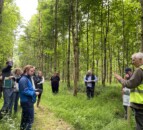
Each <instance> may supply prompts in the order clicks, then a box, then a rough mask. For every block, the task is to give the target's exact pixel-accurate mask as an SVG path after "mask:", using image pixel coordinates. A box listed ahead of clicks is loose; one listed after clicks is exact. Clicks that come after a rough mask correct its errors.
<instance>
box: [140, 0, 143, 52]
mask: <svg viewBox="0 0 143 130" xmlns="http://www.w3.org/2000/svg"><path fill="white" fill-rule="evenodd" d="M140 4H141V10H142V15H141V52H143V0H140Z"/></svg>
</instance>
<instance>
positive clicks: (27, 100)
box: [19, 65, 39, 130]
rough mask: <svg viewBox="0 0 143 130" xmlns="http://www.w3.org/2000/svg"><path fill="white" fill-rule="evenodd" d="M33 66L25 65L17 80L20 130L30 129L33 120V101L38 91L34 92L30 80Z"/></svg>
mask: <svg viewBox="0 0 143 130" xmlns="http://www.w3.org/2000/svg"><path fill="white" fill-rule="evenodd" d="M33 73H34V71H33V66H32V65H26V66H25V67H24V70H23V75H22V77H21V78H20V80H19V95H20V102H21V107H22V115H21V124H20V130H31V128H32V124H33V122H34V103H35V102H36V96H37V95H39V92H35V90H34V89H33V86H32V82H31V76H32V75H33Z"/></svg>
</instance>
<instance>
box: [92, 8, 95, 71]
mask: <svg viewBox="0 0 143 130" xmlns="http://www.w3.org/2000/svg"><path fill="white" fill-rule="evenodd" d="M93 27H94V29H93V45H92V47H93V49H92V70H93V71H95V70H94V69H95V10H94V22H93Z"/></svg>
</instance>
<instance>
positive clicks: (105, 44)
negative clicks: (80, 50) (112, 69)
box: [102, 0, 110, 86]
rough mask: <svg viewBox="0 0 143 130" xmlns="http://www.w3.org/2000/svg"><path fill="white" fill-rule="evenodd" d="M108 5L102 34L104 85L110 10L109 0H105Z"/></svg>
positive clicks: (103, 82)
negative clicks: (104, 29) (103, 33)
mask: <svg viewBox="0 0 143 130" xmlns="http://www.w3.org/2000/svg"><path fill="white" fill-rule="evenodd" d="M107 2H108V5H107V15H106V16H107V20H106V31H105V36H104V43H103V44H104V45H103V54H104V57H103V68H104V69H103V80H102V85H103V86H105V81H106V76H107V75H106V74H107V73H106V71H107V70H106V69H107V63H106V59H107V38H108V33H109V16H110V14H109V13H110V11H109V0H108V1H107Z"/></svg>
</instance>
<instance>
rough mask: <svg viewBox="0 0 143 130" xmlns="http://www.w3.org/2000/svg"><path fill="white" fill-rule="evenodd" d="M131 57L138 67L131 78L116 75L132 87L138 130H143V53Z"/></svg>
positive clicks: (119, 79)
mask: <svg viewBox="0 0 143 130" xmlns="http://www.w3.org/2000/svg"><path fill="white" fill-rule="evenodd" d="M131 58H132V64H133V65H134V66H135V67H136V70H135V71H134V73H133V75H132V76H131V78H130V79H129V80H125V79H123V78H122V77H121V76H120V75H118V74H116V73H115V74H114V76H115V78H116V79H117V80H118V81H119V82H120V83H121V84H122V85H123V86H126V87H127V88H129V89H130V106H131V107H132V108H133V109H134V112H135V120H136V130H143V53H141V52H138V53H135V54H133V55H132V57H131Z"/></svg>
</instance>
